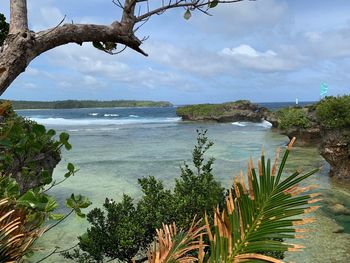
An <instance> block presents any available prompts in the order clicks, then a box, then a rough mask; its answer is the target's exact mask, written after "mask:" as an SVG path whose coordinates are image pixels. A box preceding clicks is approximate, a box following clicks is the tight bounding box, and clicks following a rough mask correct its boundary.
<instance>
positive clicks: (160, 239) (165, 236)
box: [148, 220, 205, 263]
mask: <svg viewBox="0 0 350 263" xmlns="http://www.w3.org/2000/svg"><path fill="white" fill-rule="evenodd" d="M200 222H201V220H200V221H197V222H196V223H195V220H193V222H192V225H191V227H190V228H189V230H188V231H184V230H180V231H178V230H177V228H176V225H175V223H174V224H172V225H163V229H159V230H157V242H156V243H155V244H154V248H153V250H152V251H151V252H149V253H148V261H149V262H150V263H172V262H179V263H190V262H195V261H197V258H195V257H193V256H190V255H189V254H190V252H192V251H196V250H201V251H203V247H204V246H205V245H203V242H202V236H203V234H205V233H204V229H205V226H201V227H200V226H199V225H200ZM201 255H203V252H202V253H201Z"/></svg>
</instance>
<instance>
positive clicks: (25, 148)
mask: <svg viewBox="0 0 350 263" xmlns="http://www.w3.org/2000/svg"><path fill="white" fill-rule="evenodd" d="M1 105H2V107H3V108H5V109H4V112H3V113H2V114H1V113H0V116H2V117H1V118H2V122H1V125H0V154H1V159H0V169H1V170H2V171H3V173H4V175H5V176H12V177H13V178H15V179H16V181H17V183H18V184H19V186H20V192H21V193H25V192H26V191H28V190H29V189H33V188H35V187H38V186H43V185H47V184H50V183H51V182H52V172H53V169H54V167H55V166H56V165H57V163H58V162H59V161H60V159H61V148H62V147H65V148H66V149H67V150H70V149H71V148H72V146H71V145H70V144H69V142H68V140H69V135H68V134H67V133H61V134H60V135H59V138H58V139H59V140H56V139H55V135H56V132H55V131H54V130H48V131H47V130H46V128H45V127H44V126H43V125H39V124H37V123H36V122H33V121H30V120H27V119H25V118H23V117H20V116H18V115H17V114H15V112H13V111H12V109H11V106H10V104H9V103H7V102H4V103H2V104H1Z"/></svg>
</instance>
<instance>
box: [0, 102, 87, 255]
mask: <svg viewBox="0 0 350 263" xmlns="http://www.w3.org/2000/svg"><path fill="white" fill-rule="evenodd" d="M54 136H55V131H54V130H48V131H47V130H46V128H45V127H44V126H42V125H39V124H37V123H35V122H33V121H29V120H26V119H24V118H22V117H19V116H17V115H16V114H15V112H13V111H12V109H11V104H10V103H9V102H2V103H0V157H1V158H0V200H1V199H3V200H6V205H7V206H6V209H7V210H8V211H9V213H11V215H16V218H17V219H15V220H14V221H13V222H12V221H11V220H12V219H11V218H12V217H7V216H6V218H7V219H6V222H7V223H10V222H12V223H13V224H15V225H14V226H15V228H14V230H13V231H12V232H11V233H18V235H19V236H11V238H12V240H13V241H14V242H13V243H11V242H10V243H11V244H17V245H18V246H19V248H21V250H17V249H15V248H14V247H11V244H10V247H11V250H12V251H14V252H16V251H17V252H16V257H17V258H18V259H19V260H18V261H20V259H21V258H22V257H23V256H24V255H25V254H27V253H28V252H30V246H31V244H32V241H33V240H34V239H35V238H36V237H37V235H36V236H34V233H38V231H39V229H40V228H41V227H42V225H43V224H44V223H45V222H47V221H49V220H55V221H56V222H55V223H53V224H51V226H49V227H48V228H47V229H46V230H45V232H47V231H48V230H50V229H52V228H53V227H54V226H56V225H57V224H59V223H60V222H62V221H63V220H64V219H66V218H67V217H68V216H69V215H70V214H72V213H73V212H74V213H76V214H77V215H78V216H80V217H84V216H85V215H84V214H83V213H82V209H84V208H86V207H88V206H89V205H90V204H91V203H90V201H89V200H88V199H87V198H86V197H83V196H81V195H78V196H76V195H74V194H72V195H71V197H70V198H68V199H67V200H66V207H67V208H69V209H70V212H69V213H68V214H67V215H63V214H55V213H54V212H55V209H56V208H57V206H58V204H57V202H56V200H55V199H54V198H53V197H51V196H50V195H48V194H47V191H48V190H49V189H50V188H52V187H54V186H56V185H58V184H60V183H62V182H64V181H65V180H66V179H68V178H69V177H70V176H72V175H74V174H75V173H76V172H77V170H76V169H75V167H74V165H73V164H72V163H69V164H68V165H67V170H68V171H67V173H66V174H65V175H64V179H62V180H61V181H59V182H56V181H53V179H52V171H53V168H54V166H55V165H56V164H57V163H58V162H59V160H60V149H61V148H62V147H65V148H66V149H68V150H69V149H70V148H71V145H70V144H69V142H68V140H69V135H68V134H66V133H61V134H60V135H59V139H58V140H56V139H55V137H54ZM8 204H9V205H8ZM3 211H5V210H1V211H0V212H1V213H2V212H3ZM2 216H3V214H1V216H0V217H1V219H5V216H4V217H2ZM0 221H1V220H0ZM1 222H3V221H1ZM1 222H0V223H1ZM18 222H19V223H20V225H21V226H19V225H18V224H19V223H18ZM12 223H11V224H12ZM27 225H29V226H30V229H29V230H28V229H27V228H26V226H27ZM9 226H10V224H9ZM16 226H17V227H18V228H16ZM0 227H1V224H0ZM4 229H7V228H6V226H5V227H4ZM19 230H20V231H19ZM22 230H23V231H22ZM0 231H1V230H0ZM18 231H19V232H18ZM21 231H22V233H20V232H21ZM6 233H8V232H6V231H4V232H1V233H0V244H1V245H2V244H8V236H7V234H6ZM22 234H23V235H22ZM32 234H33V235H32ZM19 237H20V238H19ZM27 238H28V239H27ZM22 242H24V243H23V244H25V245H23V246H22V245H21V244H22ZM22 248H23V249H22ZM7 249H8V247H5V248H0V259H1V258H2V259H4V260H5V259H6V260H7V256H8V253H7ZM0 261H1V262H3V261H2V260H0Z"/></svg>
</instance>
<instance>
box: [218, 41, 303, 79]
mask: <svg viewBox="0 0 350 263" xmlns="http://www.w3.org/2000/svg"><path fill="white" fill-rule="evenodd" d="M220 54H221V56H222V57H224V58H226V59H228V60H231V63H234V64H235V65H236V66H237V65H238V66H241V67H243V68H246V69H250V70H255V71H259V72H279V71H291V70H296V69H298V68H299V67H300V66H301V65H302V56H301V55H299V54H298V52H297V50H295V49H293V48H291V47H281V48H280V54H279V53H277V52H275V51H273V50H270V49H269V50H267V51H265V52H260V51H257V50H255V49H254V48H253V47H251V46H249V45H246V44H242V45H239V46H238V47H234V48H224V49H223V50H222V51H221V52H220Z"/></svg>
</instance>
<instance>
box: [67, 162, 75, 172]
mask: <svg viewBox="0 0 350 263" xmlns="http://www.w3.org/2000/svg"><path fill="white" fill-rule="evenodd" d="M67 169H68V171H70V172H71V173H73V172H74V169H75V168H74V164H72V163H68V165H67Z"/></svg>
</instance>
